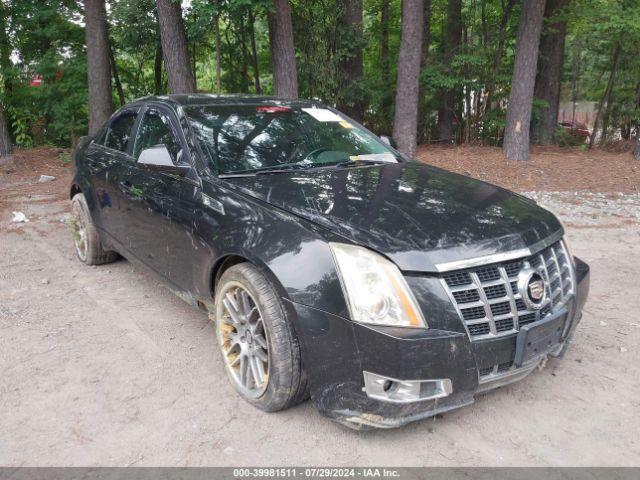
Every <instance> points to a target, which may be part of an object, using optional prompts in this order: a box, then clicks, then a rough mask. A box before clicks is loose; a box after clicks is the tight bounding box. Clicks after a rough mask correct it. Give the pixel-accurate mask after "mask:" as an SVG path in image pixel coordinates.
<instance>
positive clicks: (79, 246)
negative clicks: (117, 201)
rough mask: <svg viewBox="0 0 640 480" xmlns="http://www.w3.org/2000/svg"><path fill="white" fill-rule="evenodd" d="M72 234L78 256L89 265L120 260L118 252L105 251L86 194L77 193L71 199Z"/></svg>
mask: <svg viewBox="0 0 640 480" xmlns="http://www.w3.org/2000/svg"><path fill="white" fill-rule="evenodd" d="M70 223H71V234H72V235H73V242H74V244H75V246H76V254H77V255H78V258H79V259H80V261H81V262H83V263H86V264H87V265H101V264H103V263H110V262H113V261H114V260H116V259H117V258H118V254H117V253H116V252H112V251H109V250H104V249H103V248H102V242H101V241H100V235H99V234H98V230H96V227H95V225H94V224H93V220H91V215H90V214H89V207H88V205H87V200H86V199H85V198H84V194H82V193H76V194H75V195H74V196H73V198H72V199H71V222H70Z"/></svg>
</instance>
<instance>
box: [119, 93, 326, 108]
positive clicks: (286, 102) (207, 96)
mask: <svg viewBox="0 0 640 480" xmlns="http://www.w3.org/2000/svg"><path fill="white" fill-rule="evenodd" d="M149 102H154V103H165V104H168V105H171V106H174V107H176V106H185V107H187V106H195V105H198V106H202V105H221V106H225V105H227V106H228V105H231V106H233V105H280V106H288V107H304V106H311V105H321V102H319V101H316V100H298V99H295V100H292V99H287V98H279V97H269V96H263V95H215V94H211V93H191V94H174V95H157V96H149V97H144V98H138V99H137V100H134V101H133V102H131V103H132V104H133V103H149Z"/></svg>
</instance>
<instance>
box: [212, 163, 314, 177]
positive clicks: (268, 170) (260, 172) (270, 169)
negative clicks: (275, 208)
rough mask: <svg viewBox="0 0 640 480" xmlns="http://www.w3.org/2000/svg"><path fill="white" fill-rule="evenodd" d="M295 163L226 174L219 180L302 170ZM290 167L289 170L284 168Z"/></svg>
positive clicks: (221, 175) (222, 174) (220, 175)
mask: <svg viewBox="0 0 640 480" xmlns="http://www.w3.org/2000/svg"><path fill="white" fill-rule="evenodd" d="M295 165H296V164H295V163H290V164H289V163H287V164H283V165H274V166H273V167H266V168H256V169H254V170H239V171H237V172H225V173H221V174H219V175H218V178H241V177H255V176H256V175H269V174H272V173H291V172H293V171H295V170H302V168H300V167H297V168H296V167H295ZM282 167H288V168H282Z"/></svg>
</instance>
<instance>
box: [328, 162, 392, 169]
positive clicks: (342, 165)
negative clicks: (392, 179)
mask: <svg viewBox="0 0 640 480" xmlns="http://www.w3.org/2000/svg"><path fill="white" fill-rule="evenodd" d="M384 163H395V162H387V161H385V160H345V161H344V162H338V163H333V164H331V165H330V166H332V167H340V168H349V167H363V166H367V165H382V164H384Z"/></svg>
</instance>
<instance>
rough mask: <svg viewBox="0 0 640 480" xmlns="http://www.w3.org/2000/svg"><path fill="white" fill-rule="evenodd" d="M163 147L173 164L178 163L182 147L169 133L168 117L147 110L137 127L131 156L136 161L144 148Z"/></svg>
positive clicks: (170, 132) (171, 133)
mask: <svg viewBox="0 0 640 480" xmlns="http://www.w3.org/2000/svg"><path fill="white" fill-rule="evenodd" d="M156 145H164V146H166V147H167V150H169V153H170V154H171V158H172V159H173V163H178V159H179V153H180V150H181V149H182V147H181V146H180V142H179V141H178V140H177V139H176V137H175V136H174V135H173V132H172V131H171V123H170V121H169V117H168V116H167V115H164V114H163V113H160V112H158V111H157V110H148V111H147V112H146V113H145V115H144V117H143V118H142V122H141V123H140V126H139V127H138V136H137V138H136V144H135V147H134V152H133V156H134V157H135V158H136V159H137V158H138V157H139V156H140V152H142V150H144V149H145V148H150V147H155V146H156Z"/></svg>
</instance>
